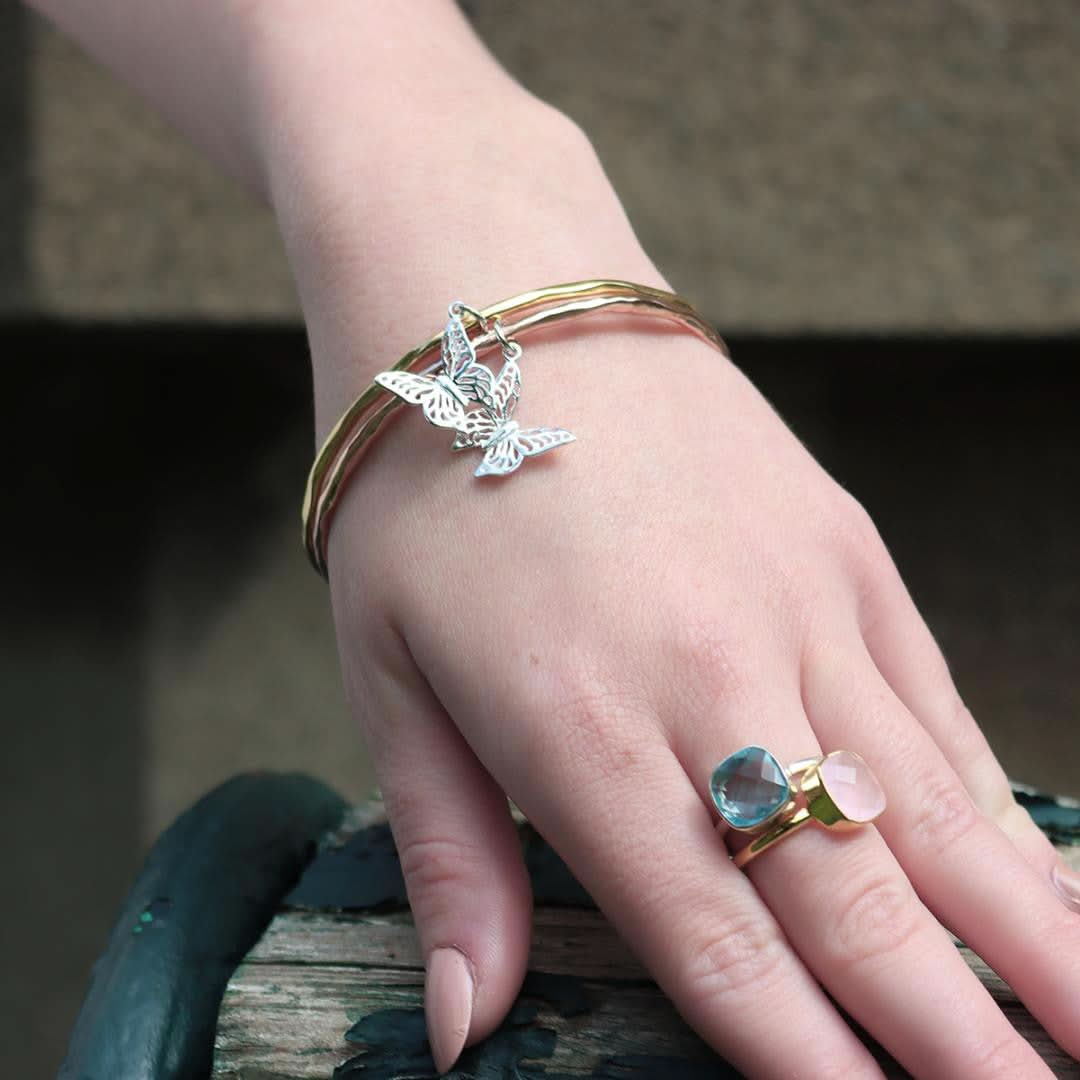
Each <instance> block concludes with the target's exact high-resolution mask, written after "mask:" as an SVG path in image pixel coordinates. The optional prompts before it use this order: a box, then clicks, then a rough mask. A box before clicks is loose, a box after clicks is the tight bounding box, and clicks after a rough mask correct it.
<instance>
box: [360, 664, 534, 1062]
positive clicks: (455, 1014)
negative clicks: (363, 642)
mask: <svg viewBox="0 0 1080 1080" xmlns="http://www.w3.org/2000/svg"><path fill="white" fill-rule="evenodd" d="M400 648H401V649H402V650H405V646H404V644H401V645H400ZM398 659H399V661H400V663H398V662H392V664H391V665H390V666H387V665H385V664H384V665H381V666H380V670H379V671H377V672H374V673H372V672H368V673H367V678H366V680H365V683H366V686H365V689H366V693H365V694H364V695H363V699H362V700H355V699H354V704H355V705H356V706H357V711H358V712H360V714H361V718H362V721H363V725H364V730H365V735H366V737H367V740H368V743H369V745H370V748H371V750H372V754H373V756H374V758H375V770H376V774H377V776H378V779H379V784H380V787H381V789H382V794H383V799H384V801H385V804H386V810H387V816H388V819H389V822H390V828H391V831H392V833H393V836H394V842H395V844H396V846H397V850H398V855H399V857H400V859H401V868H402V872H403V874H404V876H405V885H406V888H407V891H408V896H409V905H410V907H411V908H412V913H413V919H414V922H415V924H416V929H417V932H418V934H419V937H420V945H421V948H422V949H423V953H424V965H425V987H424V1009H425V1013H426V1016H427V1027H428V1040H429V1042H430V1044H431V1053H432V1056H433V1058H434V1059H435V1065H436V1067H437V1068H438V1070H439V1072H440V1073H442V1072H445V1071H446V1070H448V1069H449V1068H450V1067H451V1066H452V1065H453V1064H454V1062H455V1061H456V1060H457V1058H458V1055H459V1054H460V1053H461V1050H462V1048H463V1047H464V1046H466V1045H468V1044H471V1043H474V1042H477V1041H479V1040H480V1039H482V1038H484V1037H485V1036H487V1035H489V1034H490V1033H491V1032H492V1031H494V1030H495V1028H497V1027H498V1026H499V1024H500V1023H501V1022H502V1020H503V1018H504V1017H505V1016H506V1014H507V1012H508V1011H509V1009H510V1006H511V1005H512V1004H513V1001H514V998H515V997H516V996H517V993H518V990H519V989H520V988H521V983H522V980H523V978H524V976H525V968H526V963H527V961H528V954H529V944H530V938H531V927H532V890H531V886H530V883H529V878H528V874H527V872H526V869H525V864H524V861H523V858H522V852H521V843H520V840H519V838H518V834H517V829H516V827H515V825H514V822H513V819H512V818H511V816H510V809H509V806H508V804H507V800H506V796H505V794H504V793H503V792H502V790H501V789H500V788H499V786H498V785H497V784H496V782H495V781H494V779H493V778H492V777H491V775H490V774H489V773H488V772H487V770H486V769H485V768H484V767H483V765H482V764H481V763H480V761H479V760H478V759H477V757H476V755H475V754H474V753H473V751H472V749H471V747H470V746H469V745H468V743H467V742H466V741H465V739H464V737H463V736H462V734H461V733H460V732H459V731H458V729H457V727H456V726H455V725H454V723H453V721H452V720H451V718H450V717H449V716H448V715H447V713H446V712H445V711H444V710H443V708H442V706H441V705H440V704H439V702H438V701H437V699H436V698H435V695H434V694H433V692H432V691H431V689H430V687H429V686H428V685H427V683H426V681H424V679H423V676H422V675H421V674H420V672H419V671H418V670H417V669H416V666H415V664H414V663H413V661H412V658H411V656H405V657H399V658H398Z"/></svg>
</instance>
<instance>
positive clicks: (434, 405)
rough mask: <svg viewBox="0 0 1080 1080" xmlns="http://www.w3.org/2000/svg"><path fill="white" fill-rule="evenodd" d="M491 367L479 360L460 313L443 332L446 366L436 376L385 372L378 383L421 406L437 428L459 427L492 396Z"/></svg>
mask: <svg viewBox="0 0 1080 1080" xmlns="http://www.w3.org/2000/svg"><path fill="white" fill-rule="evenodd" d="M494 381H495V377H494V375H492V373H491V369H490V368H487V367H485V366H484V365H483V364H481V363H480V362H479V361H478V360H477V359H476V350H475V349H474V348H473V346H472V342H471V341H469V335H468V334H467V333H466V332H465V325H464V323H462V321H461V319H460V317H459V316H457V315H454V314H451V316H450V321H449V322H448V323H447V324H446V329H445V330H444V331H443V335H442V369H441V370H440V371H439V372H437V373H436V374H435V375H420V374H417V373H415V372H411V371H383V372H381V373H380V374H378V375H376V376H375V382H377V383H378V384H379V386H381V387H383V388H384V389H386V390H389V391H390V393H392V394H396V395H397V396H398V397H399V398H401V399H402V401H406V402H408V403H409V404H410V405H419V406H420V407H421V408H422V409H423V410H424V416H425V417H426V418H427V420H428V421H429V422H430V423H432V424H434V425H435V426H436V427H444V428H459V427H460V426H461V423H462V421H463V420H464V419H465V411H466V409H468V407H469V405H470V404H472V403H473V402H476V401H483V400H484V399H485V398H487V397H490V396H491V391H492V385H493V383H494Z"/></svg>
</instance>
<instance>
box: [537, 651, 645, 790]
mask: <svg viewBox="0 0 1080 1080" xmlns="http://www.w3.org/2000/svg"><path fill="white" fill-rule="evenodd" d="M564 681H565V688H564V690H563V692H562V693H561V694H560V697H559V704H558V705H556V706H555V707H554V709H553V710H552V714H551V721H552V723H551V724H550V725H548V726H549V730H552V731H554V732H555V733H556V734H555V738H554V740H553V741H552V743H549V753H548V754H547V755H545V758H546V760H548V762H549V764H550V765H552V766H553V767H554V768H555V770H556V771H557V772H558V773H560V774H564V775H565V774H569V775H586V776H590V777H592V779H593V780H595V781H596V782H598V783H600V784H609V783H613V782H615V781H622V780H625V778H626V776H627V773H628V772H633V771H637V770H639V769H641V768H642V767H644V766H645V761H644V758H645V756H646V750H645V748H646V745H647V743H648V741H649V740H648V737H647V736H648V734H655V733H656V731H657V725H656V721H655V716H654V714H653V711H652V709H651V708H650V707H649V704H648V701H647V700H646V698H645V696H644V694H643V693H641V692H640V691H635V690H632V689H631V688H629V687H620V686H617V685H615V684H613V683H611V682H608V681H606V680H604V679H602V678H599V677H597V676H595V675H592V674H587V673H582V672H578V673H575V674H574V675H573V676H572V677H571V678H570V679H567V680H564ZM643 735H644V736H646V738H642V737H641V736H643ZM652 741H655V740H652ZM568 770H569V773H567V771H568Z"/></svg>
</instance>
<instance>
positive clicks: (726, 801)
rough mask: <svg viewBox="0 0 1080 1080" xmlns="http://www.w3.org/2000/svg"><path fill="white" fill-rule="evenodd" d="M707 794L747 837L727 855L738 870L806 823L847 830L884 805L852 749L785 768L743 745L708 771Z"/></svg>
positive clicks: (727, 820)
mask: <svg viewBox="0 0 1080 1080" xmlns="http://www.w3.org/2000/svg"><path fill="white" fill-rule="evenodd" d="M709 790H710V792H711V793H712V797H713V802H714V803H715V804H716V808H717V810H718V811H719V812H720V817H721V818H722V819H723V821H724V822H725V823H726V824H727V825H728V826H730V827H731V828H732V829H733V830H735V831H736V832H738V833H746V834H749V835H750V836H751V837H752V839H751V840H750V842H749V843H748V844H746V845H745V846H744V847H742V848H740V849H739V850H738V851H736V852H735V854H734V855H733V856H732V862H734V863H735V865H736V866H738V867H740V868H741V867H743V866H745V865H746V864H747V863H748V862H750V860H751V859H754V858H756V857H757V856H758V855H760V854H761V853H762V852H763V851H765V850H766V849H767V848H770V847H772V845H773V844H775V843H777V842H778V841H780V840H782V839H783V838H784V837H785V836H789V835H790V834H791V833H793V832H794V831H795V830H797V829H800V828H802V826H804V825H806V824H807V823H808V822H810V821H816V822H817V823H818V824H819V825H823V826H824V827H825V828H828V829H836V830H839V831H841V832H845V831H853V830H855V829H857V828H859V827H860V826H862V825H868V824H870V822H872V821H874V820H875V819H876V818H878V817H879V816H880V815H881V814H882V813H883V812H884V810H885V805H886V800H885V791H884V789H883V788H882V786H881V783H880V782H879V781H878V778H877V777H876V776H875V775H874V771H873V769H871V768H870V766H869V765H868V764H867V763H866V762H865V761H864V760H863V759H862V758H861V757H860V756H859V755H858V754H856V753H855V752H854V751H852V750H833V751H832V752H831V753H829V754H823V755H818V756H817V757H811V758H803V759H800V760H799V761H795V762H792V764H791V765H789V766H788V767H787V768H786V769H785V768H784V767H783V766H782V765H781V764H780V762H779V761H778V760H777V758H776V757H775V756H774V755H773V754H771V753H770V752H769V751H768V750H766V749H765V748H764V747H763V746H755V745H751V746H744V747H743V748H742V749H741V750H736V751H735V753H733V754H729V755H728V756H727V757H726V758H724V760H723V761H721V762H720V764H719V765H717V766H716V768H715V769H713V772H712V777H711V779H710V781H709Z"/></svg>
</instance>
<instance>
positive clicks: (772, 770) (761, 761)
mask: <svg viewBox="0 0 1080 1080" xmlns="http://www.w3.org/2000/svg"><path fill="white" fill-rule="evenodd" d="M709 790H710V791H711V792H712V797H713V802H715V803H716V808H717V810H719V811H720V815H721V816H722V817H723V819H724V820H725V821H726V822H727V823H728V824H729V825H732V826H734V827H735V828H736V829H751V828H753V827H754V826H755V825H760V824H761V823H762V822H763V821H764V820H765V819H766V818H767V817H769V816H770V815H771V814H774V813H775V812H776V811H777V810H779V809H780V807H781V806H783V805H784V803H786V802H787V801H788V799H789V798H790V797H791V787H790V785H789V784H788V780H787V777H786V776H785V775H784V770H783V768H782V767H781V765H780V762H779V761H777V760H776V758H774V757H773V756H772V754H770V753H769V751H768V750H766V749H765V748H764V747H763V746H744V747H743V748H742V749H741V750H736V751H735V753H734V754H730V755H728V757H726V758H724V760H723V761H721V762H720V764H719V765H717V766H716V768H715V769H713V774H712V779H711V780H710V781H709Z"/></svg>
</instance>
